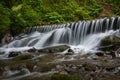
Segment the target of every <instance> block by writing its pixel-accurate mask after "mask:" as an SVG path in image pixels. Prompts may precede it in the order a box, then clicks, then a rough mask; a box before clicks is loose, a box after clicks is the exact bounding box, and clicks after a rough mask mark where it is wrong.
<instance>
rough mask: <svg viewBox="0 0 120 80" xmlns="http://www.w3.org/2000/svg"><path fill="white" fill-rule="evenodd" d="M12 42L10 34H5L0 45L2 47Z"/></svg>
mask: <svg viewBox="0 0 120 80" xmlns="http://www.w3.org/2000/svg"><path fill="white" fill-rule="evenodd" d="M12 40H13V37H12V35H11V34H10V33H7V34H5V36H4V37H3V38H2V40H1V43H2V45H4V44H6V43H7V44H8V43H9V42H11V41H12Z"/></svg>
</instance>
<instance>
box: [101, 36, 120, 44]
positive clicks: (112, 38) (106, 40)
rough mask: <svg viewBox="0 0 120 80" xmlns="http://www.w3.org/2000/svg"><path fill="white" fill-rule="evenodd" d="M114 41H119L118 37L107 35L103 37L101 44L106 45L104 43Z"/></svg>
mask: <svg viewBox="0 0 120 80" xmlns="http://www.w3.org/2000/svg"><path fill="white" fill-rule="evenodd" d="M116 43H120V38H118V37H116V36H112V37H110V36H107V37H105V38H104V39H103V40H102V41H101V44H100V45H101V46H106V45H110V44H116Z"/></svg>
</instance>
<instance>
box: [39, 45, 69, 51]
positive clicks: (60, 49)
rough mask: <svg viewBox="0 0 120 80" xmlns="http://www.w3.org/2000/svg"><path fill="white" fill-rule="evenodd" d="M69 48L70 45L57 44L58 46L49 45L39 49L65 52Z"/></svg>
mask: <svg viewBox="0 0 120 80" xmlns="http://www.w3.org/2000/svg"><path fill="white" fill-rule="evenodd" d="M68 48H70V47H69V46H68V45H57V46H50V47H47V48H43V49H40V50H38V52H42V53H57V52H63V51H65V50H66V49H68Z"/></svg>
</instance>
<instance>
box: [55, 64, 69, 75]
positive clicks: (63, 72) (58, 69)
mask: <svg viewBox="0 0 120 80" xmlns="http://www.w3.org/2000/svg"><path fill="white" fill-rule="evenodd" d="M56 70H57V71H58V73H59V74H64V75H66V74H68V73H67V72H66V71H65V70H64V67H63V66H61V65H56Z"/></svg>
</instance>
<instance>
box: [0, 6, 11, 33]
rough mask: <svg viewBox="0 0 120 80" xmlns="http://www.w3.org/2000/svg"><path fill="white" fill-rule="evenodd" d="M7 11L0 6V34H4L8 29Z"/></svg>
mask: <svg viewBox="0 0 120 80" xmlns="http://www.w3.org/2000/svg"><path fill="white" fill-rule="evenodd" d="M9 15H10V13H9V10H8V9H6V8H4V7H3V6H2V5H1V4H0V32H4V31H6V30H8V29H9V25H10V19H9Z"/></svg>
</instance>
